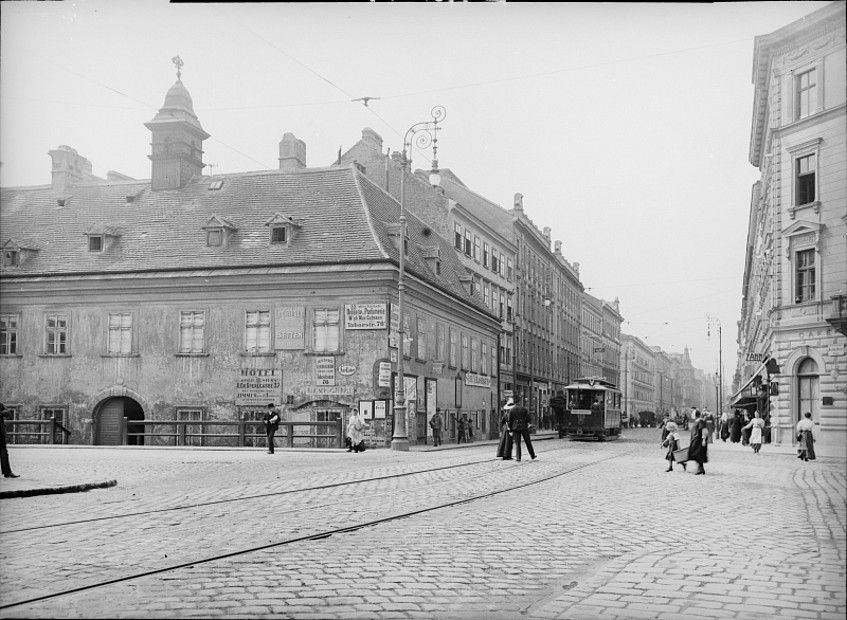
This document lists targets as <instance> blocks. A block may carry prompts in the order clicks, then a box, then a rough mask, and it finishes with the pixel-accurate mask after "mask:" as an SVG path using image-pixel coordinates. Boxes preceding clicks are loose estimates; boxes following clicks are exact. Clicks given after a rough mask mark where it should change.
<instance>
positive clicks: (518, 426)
mask: <svg viewBox="0 0 847 620" xmlns="http://www.w3.org/2000/svg"><path fill="white" fill-rule="evenodd" d="M529 422H530V417H529V411H527V408H526V407H524V406H523V405H517V406H515V407H512V410H511V411H509V428H510V429H511V431H512V442H513V443H514V444H515V460H516V461H520V460H521V437H523V440H524V443H525V444H526V449H527V452H529V455H530V456H531V457H532V458H533V459H534V458H535V450H533V449H532V441H531V440H530V438H529Z"/></svg>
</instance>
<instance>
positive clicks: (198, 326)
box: [179, 310, 206, 353]
mask: <svg viewBox="0 0 847 620" xmlns="http://www.w3.org/2000/svg"><path fill="white" fill-rule="evenodd" d="M205 330H206V313H205V312H203V311H199V312H198V311H193V310H187V311H183V312H180V313H179V352H180V353H203V352H204V344H205V343H204V335H205Z"/></svg>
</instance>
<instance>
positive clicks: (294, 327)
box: [274, 306, 306, 349]
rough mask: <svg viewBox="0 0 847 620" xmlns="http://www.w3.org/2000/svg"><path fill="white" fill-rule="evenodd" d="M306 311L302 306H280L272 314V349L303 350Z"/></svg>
mask: <svg viewBox="0 0 847 620" xmlns="http://www.w3.org/2000/svg"><path fill="white" fill-rule="evenodd" d="M305 319H306V309H305V308H303V307H302V306H281V307H279V308H277V309H276V312H275V314H274V347H276V348H277V349H303V348H305V340H304V333H305V327H304V326H305Z"/></svg>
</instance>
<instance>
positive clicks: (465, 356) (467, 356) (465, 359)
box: [462, 334, 471, 370]
mask: <svg viewBox="0 0 847 620" xmlns="http://www.w3.org/2000/svg"><path fill="white" fill-rule="evenodd" d="M470 363H471V347H470V339H469V338H468V335H467V334H462V368H463V369H465V370H467V369H468V366H470Z"/></svg>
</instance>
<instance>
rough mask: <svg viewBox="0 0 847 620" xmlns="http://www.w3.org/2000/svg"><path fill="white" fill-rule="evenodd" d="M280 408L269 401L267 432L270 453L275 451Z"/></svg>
mask: <svg viewBox="0 0 847 620" xmlns="http://www.w3.org/2000/svg"><path fill="white" fill-rule="evenodd" d="M279 421H280V415H279V409H277V408H276V406H274V404H273V403H268V410H267V412H266V413H265V417H264V422H265V432H266V433H267V435H268V454H273V453H274V434H275V433H276V431H277V429H278V428H279Z"/></svg>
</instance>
